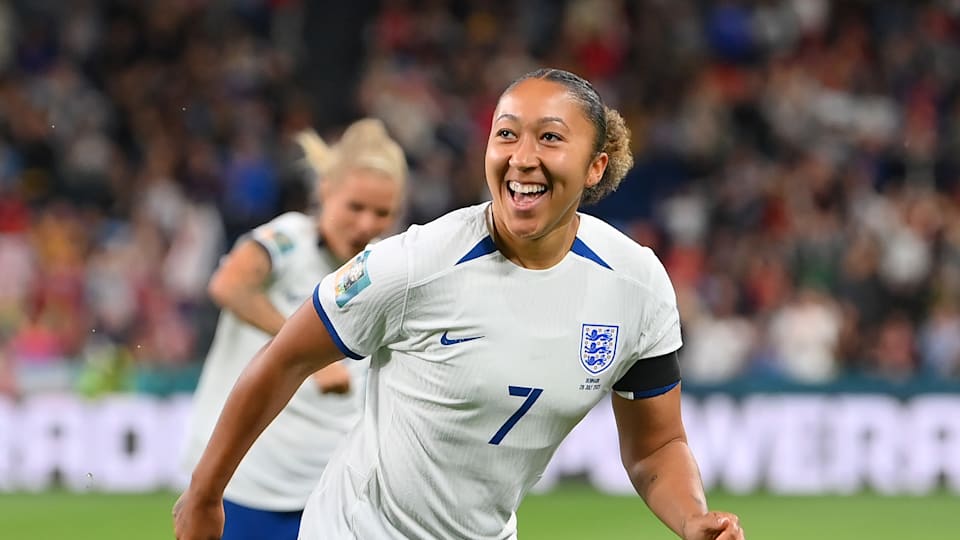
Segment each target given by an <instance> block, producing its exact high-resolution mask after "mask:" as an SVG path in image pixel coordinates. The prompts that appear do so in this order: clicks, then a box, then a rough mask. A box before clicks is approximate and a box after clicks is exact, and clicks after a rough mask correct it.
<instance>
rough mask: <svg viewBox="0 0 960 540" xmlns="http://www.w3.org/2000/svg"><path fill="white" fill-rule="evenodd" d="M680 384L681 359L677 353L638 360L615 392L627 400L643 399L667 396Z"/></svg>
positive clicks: (615, 385) (614, 387) (616, 384)
mask: <svg viewBox="0 0 960 540" xmlns="http://www.w3.org/2000/svg"><path fill="white" fill-rule="evenodd" d="M678 384H680V359H679V357H678V356H677V351H673V352H672V353H667V354H664V355H662V356H655V357H653V358H644V359H642V360H637V362H636V363H635V364H633V367H631V368H630V369H629V370H628V371H627V373H626V374H624V376H623V377H621V378H620V380H619V381H617V382H616V383H614V385H613V390H614V392H616V393H617V394H619V395H620V396H621V397H624V398H627V399H643V398H649V397H654V396H659V395H660V394H665V393H667V392H669V391H670V390H672V389H673V387H674V386H676V385H678Z"/></svg>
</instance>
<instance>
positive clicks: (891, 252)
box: [0, 0, 960, 395]
mask: <svg viewBox="0 0 960 540" xmlns="http://www.w3.org/2000/svg"><path fill="white" fill-rule="evenodd" d="M64 6H65V5H64ZM304 12H305V8H304V5H303V3H301V2H298V1H296V0H287V1H284V0H259V1H258V0H234V1H221V2H214V1H202V0H200V1H177V2H142V3H141V2H124V1H114V2H95V1H86V2H71V3H69V7H63V6H59V5H58V3H56V2H18V1H9V0H6V1H4V0H0V394H2V393H7V394H11V395H16V394H20V393H30V392H38V391H42V390H46V389H56V388H76V389H78V390H80V391H83V392H86V393H90V394H95V393H98V392H103V391H109V390H117V389H135V390H139V391H148V392H156V393H167V392H172V391H178V390H184V389H186V390H189V389H190V388H192V386H191V385H192V384H193V383H194V382H195V378H196V373H197V364H198V363H199V362H200V360H201V359H202V358H203V354H204V352H205V351H206V347H207V346H208V344H209V337H210V334H211V332H212V329H213V326H214V324H215V320H216V316H217V312H216V310H215V309H214V308H213V307H212V305H211V303H210V302H209V300H208V299H207V298H206V281H207V279H208V278H209V276H210V274H211V273H212V271H213V269H214V268H215V266H216V264H217V262H218V259H219V257H220V255H221V254H223V253H224V252H225V251H226V249H227V248H228V247H229V246H230V245H232V243H233V241H234V240H235V239H236V238H237V237H238V236H239V235H240V234H242V233H243V232H245V231H246V230H248V229H249V228H250V227H252V226H254V225H256V224H259V223H262V222H264V221H266V220H268V219H270V218H271V217H273V216H275V215H277V214H278V213H280V212H282V211H285V210H291V209H297V210H303V209H306V208H308V206H309V205H308V201H307V198H308V197H307V194H308V193H309V189H308V187H307V185H306V183H307V181H308V180H309V178H310V176H309V175H308V174H307V173H306V171H305V170H304V169H303V167H302V166H301V165H300V164H299V161H298V155H297V154H296V152H295V151H294V150H293V148H294V147H293V145H292V144H291V143H290V140H291V136H292V135H293V134H295V133H296V132H298V131H299V130H301V129H303V128H306V127H309V126H314V127H316V128H317V129H318V130H320V131H321V132H324V131H326V132H333V131H336V130H337V129H339V128H342V125H341V124H340V123H339V121H338V120H336V119H333V118H327V117H324V116H323V115H319V114H316V112H315V111H317V110H318V107H317V104H316V103H315V102H314V100H315V96H311V95H310V93H309V92H306V91H305V89H304V86H303V85H302V84H301V83H302V80H301V78H302V74H303V72H304V70H303V68H302V66H303V65H304V63H305V62H307V61H308V59H309V58H310V55H311V51H310V50H308V49H307V47H305V45H304V42H303V40H299V39H296V36H298V35H300V34H298V32H302V31H303V29H302V24H303V19H304ZM358 31H362V36H363V40H364V43H365V52H364V62H363V63H362V68H361V69H362V71H361V73H360V78H359V81H358V84H357V85H356V91H355V96H356V109H357V112H358V113H362V114H368V115H373V116H377V117H380V118H382V119H383V120H384V121H385V123H386V124H387V126H388V127H389V128H390V130H391V132H392V133H393V134H394V135H395V136H396V137H397V139H398V140H399V141H400V142H401V144H402V145H403V146H404V148H405V150H406V151H407V152H408V155H409V156H410V159H411V171H412V178H411V187H410V189H411V195H410V200H409V202H408V208H407V214H406V219H405V222H406V223H422V222H424V221H427V220H430V219H432V218H434V217H436V216H439V215H441V214H443V213H445V212H446V211H448V210H450V209H451V208H455V207H458V206H461V205H465V204H472V203H478V202H481V201H483V200H485V199H486V193H485V185H484V183H483V179H482V171H483V167H482V159H481V157H482V155H483V153H482V148H483V145H484V142H485V140H486V137H487V131H488V119H489V117H490V113H491V111H492V109H493V107H494V105H495V102H496V99H497V97H498V95H499V92H500V91H501V90H502V89H503V87H504V86H505V84H506V82H507V81H509V80H511V79H513V78H514V77H516V76H518V75H520V74H522V73H524V72H526V71H529V70H530V69H532V68H535V67H537V66H540V65H551V66H556V67H561V68H565V69H569V70H571V71H574V72H577V73H579V74H581V75H583V76H585V77H586V78H588V79H590V80H592V81H594V82H595V83H597V86H598V89H599V90H600V92H601V94H602V95H603V96H604V98H605V100H607V101H608V102H609V103H610V104H611V105H612V106H614V107H617V108H619V109H620V110H621V111H622V112H623V113H624V116H625V117H626V119H627V122H628V124H629V125H630V127H631V129H632V131H633V134H634V142H635V147H634V152H635V155H636V162H637V165H636V167H635V168H634V170H633V171H632V173H631V174H630V177H629V178H628V179H627V180H625V181H624V184H623V186H622V187H621V189H620V191H621V192H620V193H618V194H617V195H615V196H613V197H611V198H610V199H608V200H607V201H604V202H603V203H602V204H600V205H599V206H596V207H592V208H587V209H585V211H587V212H590V213H595V214H597V215H599V216H601V217H603V218H605V219H607V220H610V221H611V222H613V223H616V224H617V225H618V226H620V227H621V228H622V229H623V230H624V231H627V232H628V233H629V234H631V235H632V236H633V237H634V238H635V239H636V240H637V241H639V242H641V243H643V244H646V245H649V246H651V247H652V248H654V249H655V251H656V252H657V253H658V254H659V256H660V257H661V258H662V259H663V261H664V262H665V264H666V266H667V269H668V271H669V273H670V276H671V278H672V279H673V281H674V284H675V286H676V288H677V290H678V295H679V302H680V309H681V315H682V317H683V323H684V338H685V343H686V344H685V347H684V349H683V356H682V362H683V365H684V370H685V371H684V376H685V378H686V379H687V380H690V381H694V382H703V383H715V382H723V381H728V380H733V379H737V378H743V377H774V378H782V379H785V380H791V381H797V382H802V383H814V384H815V383H825V382H830V381H834V380H836V379H837V378H839V377H843V376H844V375H848V374H850V373H858V374H866V375H869V376H876V377H880V378H885V379H891V380H904V379H911V378H916V377H921V376H925V377H935V378H941V379H950V378H953V379H960V181H958V180H960V70H958V69H957V68H956V66H958V65H960V4H958V3H957V2H950V1H946V0H944V1H921V2H907V1H896V2H884V3H883V4H882V6H881V5H880V4H879V3H876V2H866V1H861V2H843V3H830V2H828V1H827V0H766V1H759V0H757V1H740V2H737V1H730V2H722V1H716V2H714V1H695V0H649V1H645V2H631V1H620V0H568V1H564V2H553V1H550V0H531V1H527V2H506V1H502V2H500V1H491V0H460V1H441V0H430V1H428V0H422V1H416V0H407V1H405V0H385V1H383V2H381V5H380V7H379V9H378V10H377V11H376V12H375V13H373V14H372V16H371V17H370V18H369V20H368V21H367V24H365V25H364V27H363V28H361V29H358ZM291 36H293V37H291Z"/></svg>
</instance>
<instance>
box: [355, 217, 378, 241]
mask: <svg viewBox="0 0 960 540" xmlns="http://www.w3.org/2000/svg"><path fill="white" fill-rule="evenodd" d="M381 221H382V220H381V218H380V217H379V216H377V215H376V214H375V213H373V212H363V213H362V214H361V215H360V216H359V217H358V218H357V223H356V228H357V231H358V232H360V234H362V235H363V237H364V238H365V239H366V240H371V239H373V238H374V237H375V236H377V235H378V234H380V232H381V229H382V226H381V224H380V223H381Z"/></svg>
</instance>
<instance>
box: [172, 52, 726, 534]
mask: <svg viewBox="0 0 960 540" xmlns="http://www.w3.org/2000/svg"><path fill="white" fill-rule="evenodd" d="M631 166H632V158H631V153H630V148H629V133H628V131H627V129H626V126H625V124H624V122H623V118H621V116H620V114H619V113H617V112H616V111H614V110H611V109H609V108H607V107H605V106H604V104H603V102H602V101H601V99H600V96H599V95H598V94H597V92H596V90H595V89H594V88H593V86H592V85H591V84H590V83H588V82H587V81H585V80H583V79H581V78H580V77H578V76H576V75H573V74H571V73H568V72H565V71H560V70H541V71H538V72H534V73H530V74H528V75H526V76H524V77H521V78H520V79H519V80H518V81H516V82H515V83H514V84H512V85H511V86H510V87H509V88H507V90H506V91H505V92H504V93H503V94H502V95H501V97H500V101H499V103H498V106H497V109H496V111H495V112H494V118H493V125H492V129H491V131H490V137H489V139H488V142H487V151H486V159H485V168H486V180H487V184H488V187H489V188H490V191H491V195H492V202H491V203H489V204H483V205H478V206H474V207H469V208H464V209H461V210H457V211H454V212H451V213H450V214H447V215H446V216H444V217H442V218H440V219H438V220H436V221H434V222H431V223H429V224H427V225H424V226H422V227H411V228H410V229H409V230H408V231H407V232H405V233H403V234H400V235H397V236H394V237H391V238H388V239H386V240H384V241H382V242H379V243H377V244H375V245H373V246H372V247H370V248H368V249H367V250H365V251H364V252H363V253H362V254H360V255H358V256H356V257H355V258H354V259H353V260H352V261H351V262H350V263H348V264H346V265H344V267H343V268H341V270H339V271H337V272H335V273H332V274H330V275H328V276H327V277H325V278H324V279H323V281H322V282H321V283H320V284H319V285H318V286H317V289H316V292H315V294H314V297H313V301H312V302H309V303H307V304H306V305H305V306H304V307H302V308H301V309H299V310H298V311H297V312H296V313H294V315H293V316H291V318H290V319H289V320H288V321H287V322H286V323H285V324H284V327H283V329H282V330H281V331H280V333H279V334H278V335H277V336H276V338H275V339H274V340H273V341H272V342H271V343H270V344H269V345H268V346H267V347H265V348H264V349H263V350H262V351H261V352H260V353H259V355H258V357H257V359H256V360H255V361H254V362H253V363H251V365H250V368H249V369H248V370H247V371H246V372H245V373H244V374H243V376H242V377H241V378H240V380H239V382H238V383H237V386H236V388H235V389H234V390H233V393H232V395H231V396H230V398H229V400H228V402H227V405H226V407H225V409H224V413H223V416H222V418H221V420H220V422H219V424H218V425H217V428H216V431H215V433H214V435H213V438H212V439H211V441H210V444H209V445H208V446H207V449H206V451H205V452H204V455H203V458H202V459H201V461H200V464H199V465H198V466H197V469H196V471H195V473H194V476H193V482H192V483H191V485H190V487H189V489H188V490H187V492H186V493H185V494H184V495H183V496H182V497H181V499H180V501H178V503H177V505H176V506H175V508H174V514H175V528H176V532H177V537H178V538H180V539H181V540H195V539H207V538H215V537H216V536H217V534H218V533H219V527H220V521H219V519H220V512H221V493H222V491H223V489H224V486H226V484H227V482H228V480H229V479H230V477H231V475H232V471H233V468H234V467H235V466H236V464H237V463H239V462H240V460H241V458H242V456H243V455H244V453H245V449H246V448H247V447H248V446H249V445H250V444H251V443H253V441H254V440H256V438H257V433H258V432H259V431H260V430H262V429H263V428H264V427H265V426H267V425H268V424H269V423H270V421H271V419H272V418H273V417H274V415H275V414H276V413H277V411H279V410H280V409H281V408H282V407H283V405H284V403H286V400H287V399H288V398H289V396H290V395H292V394H293V392H294V390H295V389H296V388H297V387H299V386H300V384H301V383H302V381H303V380H304V378H305V377H307V376H309V375H310V374H311V373H313V372H314V371H316V370H317V369H318V368H321V367H323V366H325V365H327V364H329V363H331V362H333V361H335V360H336V359H338V358H339V357H340V356H342V355H346V356H349V357H352V358H363V357H365V356H368V355H370V357H371V360H370V361H371V367H370V377H369V381H368V388H367V399H366V402H365V405H364V412H363V419H362V420H361V421H360V423H359V424H358V425H357V427H355V428H354V429H353V430H352V431H351V432H350V434H349V435H348V437H347V440H346V441H345V443H344V444H343V445H342V446H340V447H339V449H338V450H337V452H335V455H334V457H333V458H332V459H331V461H330V464H329V465H328V467H327V470H326V471H325V473H324V475H323V477H322V479H321V481H320V484H319V486H318V487H317V489H316V490H315V491H314V493H313V495H312V496H311V498H310V500H309V502H308V503H307V508H306V510H305V512H304V516H303V522H302V524H301V538H303V539H304V540H315V539H336V540H343V539H362V540H379V539H413V538H417V539H426V538H444V539H447V538H450V539H453V538H469V539H510V538H515V537H516V535H517V525H516V514H515V512H516V510H517V508H518V507H519V505H520V502H521V500H522V498H523V496H524V495H525V494H526V492H527V491H528V490H529V488H530V487H531V486H533V484H534V483H536V481H537V480H538V478H539V477H540V475H541V473H542V472H543V470H544V468H545V467H546V466H547V464H548V462H549V461H550V458H551V456H552V455H553V453H554V451H555V450H556V448H557V446H558V445H559V444H560V442H561V441H562V440H563V439H564V437H566V435H567V434H568V433H569V432H570V431H571V429H573V427H574V426H575V425H576V424H577V423H578V422H579V421H580V420H581V419H582V418H583V417H584V415H586V414H587V412H588V411H590V409H591V408H592V407H593V406H594V405H596V404H597V403H598V402H599V401H600V400H601V399H602V398H603V397H604V396H606V395H607V394H608V393H610V392H613V393H614V395H613V397H612V402H613V409H614V413H615V416H616V420H617V427H618V431H619V436H620V447H621V455H622V458H623V463H624V465H625V467H626V469H627V472H628V473H629V476H630V478H631V480H632V482H633V484H634V486H635V487H636V489H637V492H638V493H639V494H640V495H641V496H642V497H643V499H644V500H645V501H646V503H647V505H648V506H649V507H650V508H651V509H652V510H653V512H654V513H655V514H656V515H657V516H658V517H659V518H660V519H661V520H662V521H663V522H664V523H665V524H666V525H667V526H668V527H669V528H670V529H671V530H673V531H674V532H675V533H676V534H677V535H679V536H681V537H682V538H685V539H687V540H705V539H719V540H737V539H742V538H743V531H742V529H741V528H740V525H739V520H738V518H737V516H735V515H733V514H729V513H722V512H709V511H708V508H707V504H706V500H705V496H704V493H703V487H702V483H701V480H700V476H699V472H698V469H697V465H696V462H695V461H694V458H693V455H692V454H691V452H690V449H689V448H688V446H687V442H686V434H685V430H684V427H683V423H682V420H681V416H680V373H679V367H678V360H677V354H676V352H677V350H678V349H679V348H680V345H681V341H680V321H679V314H678V312H677V307H676V295H675V293H674V290H673V286H672V285H671V283H670V280H669V278H668V276H667V274H666V271H665V270H664V268H663V265H662V264H661V263H660V261H659V260H658V259H657V257H656V255H654V254H653V252H652V251H651V250H650V249H648V248H645V247H641V246H639V245H637V244H636V243H634V242H633V241H632V240H630V239H629V238H628V237H626V236H625V235H623V234H621V233H620V232H618V231H617V230H616V229H614V228H613V227H611V226H610V225H607V224H606V223H604V222H602V221H600V220H598V219H596V218H594V217H591V216H589V215H586V214H581V213H579V212H578V211H577V209H578V207H579V206H580V205H581V204H585V203H591V202H595V201H597V200H599V199H601V198H603V197H604V196H606V195H607V194H609V193H610V192H612V191H613V190H614V189H616V187H617V185H618V184H619V182H620V180H621V179H622V178H623V176H624V175H625V174H626V172H627V171H628V170H629V169H630V167H631ZM591 518H592V519H597V518H599V516H591Z"/></svg>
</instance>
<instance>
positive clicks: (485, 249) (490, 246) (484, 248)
mask: <svg viewBox="0 0 960 540" xmlns="http://www.w3.org/2000/svg"><path fill="white" fill-rule="evenodd" d="M496 251H497V245H496V244H494V243H493V238H491V237H490V235H487V236H485V237H484V238H483V240H480V241H479V242H477V245H475V246H473V248H472V249H471V250H470V251H468V252H467V254H466V255H464V256H463V258H461V259H460V260H459V261H457V264H460V263H465V262H467V261H472V260H473V259H476V258H479V257H483V256H484V255H489V254H491V253H494V252H496ZM454 266H456V265H454Z"/></svg>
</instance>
